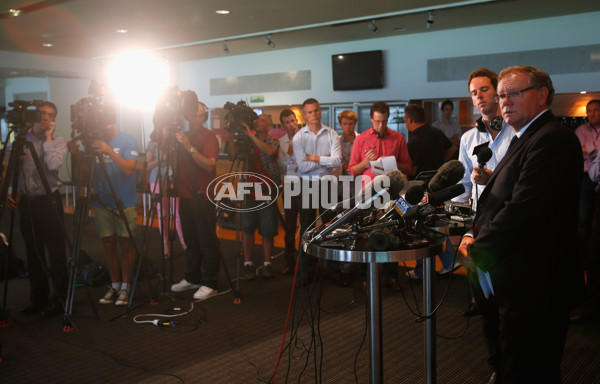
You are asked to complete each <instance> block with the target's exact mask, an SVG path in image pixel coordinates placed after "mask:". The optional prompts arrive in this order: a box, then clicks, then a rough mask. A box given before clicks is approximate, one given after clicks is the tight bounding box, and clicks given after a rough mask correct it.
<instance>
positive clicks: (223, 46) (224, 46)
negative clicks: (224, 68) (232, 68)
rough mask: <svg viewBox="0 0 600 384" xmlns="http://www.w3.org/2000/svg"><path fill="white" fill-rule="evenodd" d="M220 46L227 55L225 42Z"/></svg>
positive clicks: (227, 50)
mask: <svg viewBox="0 0 600 384" xmlns="http://www.w3.org/2000/svg"><path fill="white" fill-rule="evenodd" d="M221 47H222V48H223V52H225V53H226V54H228V55H229V47H228V46H227V43H223V44H221Z"/></svg>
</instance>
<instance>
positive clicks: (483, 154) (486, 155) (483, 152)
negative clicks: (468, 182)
mask: <svg viewBox="0 0 600 384" xmlns="http://www.w3.org/2000/svg"><path fill="white" fill-rule="evenodd" d="M491 158H492V150H491V149H490V148H489V147H483V148H481V149H480V150H479V152H477V166H478V167H479V168H483V167H485V164H486V163H487V162H488V161H489V160H490V159H491Z"/></svg>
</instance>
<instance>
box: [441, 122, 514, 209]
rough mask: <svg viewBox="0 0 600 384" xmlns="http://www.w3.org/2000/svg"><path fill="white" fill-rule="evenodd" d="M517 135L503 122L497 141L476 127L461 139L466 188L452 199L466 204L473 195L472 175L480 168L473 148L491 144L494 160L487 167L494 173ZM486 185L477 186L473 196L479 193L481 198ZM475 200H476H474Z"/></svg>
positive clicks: (460, 158) (474, 205) (462, 181)
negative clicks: (487, 143) (475, 169)
mask: <svg viewBox="0 0 600 384" xmlns="http://www.w3.org/2000/svg"><path fill="white" fill-rule="evenodd" d="M514 135H515V130H514V129H512V127H511V126H510V125H508V124H506V122H504V121H503V122H502V130H501V131H500V133H498V136H496V138H495V139H492V135H491V134H490V133H489V132H488V131H487V130H486V131H485V132H482V131H479V130H478V129H477V128H476V127H475V128H471V129H470V130H469V131H467V132H466V133H465V134H464V135H462V137H461V138H460V152H459V154H458V160H460V162H461V163H463V165H464V166H465V175H464V176H463V178H462V180H461V181H460V183H461V184H462V185H464V186H465V193H463V194H462V195H460V196H457V197H455V198H454V199H452V200H453V201H460V202H466V201H468V200H469V196H470V195H471V189H472V188H473V181H472V180H471V174H472V173H473V168H474V167H476V166H478V163H477V156H476V155H473V148H475V147H476V146H477V145H479V144H483V143H485V142H489V145H488V146H489V148H490V149H491V150H492V158H491V159H489V160H488V162H487V163H486V164H485V167H486V168H487V169H489V170H491V171H492V172H493V171H494V169H495V168H496V166H497V165H498V163H499V162H500V160H502V158H503V157H504V155H505V154H506V151H507V150H508V146H509V145H510V140H511V139H512V137H513V136H514ZM484 188H485V185H477V188H476V189H475V190H473V195H474V194H475V193H477V196H481V192H483V189H484ZM473 200H474V199H473ZM476 208H477V207H476V203H475V201H474V202H473V210H476Z"/></svg>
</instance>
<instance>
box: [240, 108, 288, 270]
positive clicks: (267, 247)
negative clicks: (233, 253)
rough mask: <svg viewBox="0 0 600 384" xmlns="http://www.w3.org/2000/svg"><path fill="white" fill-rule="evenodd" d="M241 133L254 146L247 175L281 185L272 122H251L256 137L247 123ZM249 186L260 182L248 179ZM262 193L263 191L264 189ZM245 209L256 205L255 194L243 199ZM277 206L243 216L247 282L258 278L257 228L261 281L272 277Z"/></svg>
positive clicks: (262, 118) (264, 119) (267, 119)
mask: <svg viewBox="0 0 600 384" xmlns="http://www.w3.org/2000/svg"><path fill="white" fill-rule="evenodd" d="M242 124H243V126H244V130H243V133H244V134H245V135H246V136H247V137H248V138H249V139H250V140H251V141H252V142H253V143H254V146H252V147H251V148H250V154H249V156H248V171H249V172H254V173H258V174H260V175H263V176H266V177H268V178H270V179H271V180H273V181H274V182H275V184H277V185H281V175H280V168H279V164H278V163H277V159H278V155H279V140H277V139H276V138H274V137H272V136H269V134H268V133H269V130H270V129H271V128H273V121H272V120H271V118H270V117H269V116H268V115H260V116H258V118H257V119H256V121H255V122H254V130H255V132H256V135H254V134H252V131H251V130H250V127H249V126H248V125H247V124H246V123H242ZM248 181H249V182H259V181H260V180H258V179H256V178H254V177H252V176H250V177H249V178H248ZM263 190H264V188H263ZM245 203H246V209H251V208H254V207H256V206H258V204H259V202H257V201H256V200H255V196H254V194H251V195H250V197H249V198H248V199H246V202H245ZM276 209H277V204H276V203H274V204H271V205H269V206H267V207H265V208H263V209H259V210H250V211H246V212H244V214H243V216H242V231H243V234H242V239H243V241H242V242H243V244H244V259H245V260H244V275H245V277H246V279H247V280H254V279H256V277H257V271H256V266H255V265H254V263H253V262H252V249H253V247H254V232H255V230H256V228H257V227H258V233H259V234H260V235H261V236H262V246H263V255H264V263H263V268H262V269H261V271H262V277H263V278H264V279H270V278H271V277H273V269H272V267H271V252H272V251H273V239H274V237H275V236H277V213H276V211H275V210H276Z"/></svg>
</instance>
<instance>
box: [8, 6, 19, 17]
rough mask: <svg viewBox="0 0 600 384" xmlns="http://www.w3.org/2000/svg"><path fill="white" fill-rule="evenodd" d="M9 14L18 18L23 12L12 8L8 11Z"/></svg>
mask: <svg viewBox="0 0 600 384" xmlns="http://www.w3.org/2000/svg"><path fill="white" fill-rule="evenodd" d="M8 13H10V15H11V16H14V17H17V16H19V15H20V14H21V10H20V9H14V8H11V9H9V10H8Z"/></svg>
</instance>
